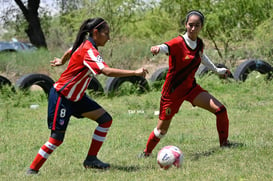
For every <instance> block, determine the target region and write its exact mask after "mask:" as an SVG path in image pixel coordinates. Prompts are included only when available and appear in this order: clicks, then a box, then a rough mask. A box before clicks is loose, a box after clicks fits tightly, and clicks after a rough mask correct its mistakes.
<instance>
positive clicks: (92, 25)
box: [71, 18, 107, 55]
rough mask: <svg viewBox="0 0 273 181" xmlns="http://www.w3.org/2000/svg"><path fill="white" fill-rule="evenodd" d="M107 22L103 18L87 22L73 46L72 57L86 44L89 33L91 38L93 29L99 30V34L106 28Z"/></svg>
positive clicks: (84, 23)
mask: <svg viewBox="0 0 273 181" xmlns="http://www.w3.org/2000/svg"><path fill="white" fill-rule="evenodd" d="M106 24H107V23H106V21H105V20H104V19H103V18H90V19H87V20H85V21H84V22H83V23H82V25H81V27H80V30H79V32H78V34H77V37H76V40H75V42H74V44H73V48H72V52H71V55H72V54H73V53H74V52H75V51H76V49H77V48H78V47H79V46H80V45H81V44H82V42H84V40H85V39H86V35H87V33H89V36H91V37H92V33H93V29H97V30H98V31H99V32H100V31H101V30H102V29H104V28H105V26H106Z"/></svg>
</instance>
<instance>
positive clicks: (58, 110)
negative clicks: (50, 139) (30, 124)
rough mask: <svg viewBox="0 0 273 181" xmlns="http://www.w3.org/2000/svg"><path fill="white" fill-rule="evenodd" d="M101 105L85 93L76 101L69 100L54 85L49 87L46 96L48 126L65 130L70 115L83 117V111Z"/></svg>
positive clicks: (92, 109)
mask: <svg viewBox="0 0 273 181" xmlns="http://www.w3.org/2000/svg"><path fill="white" fill-rule="evenodd" d="M99 108H101V106H100V105H99V104H98V103H96V102H95V101H93V100H92V99H90V98H89V97H88V96H87V95H86V94H85V95H84V96H83V98H82V99H81V100H79V101H77V102H73V101H70V100H68V99H66V98H65V97H64V96H62V95H61V94H59V93H58V92H57V91H56V89H55V88H54V87H52V88H51V90H50V93H49V98H48V115H47V123H48V128H49V129H51V130H57V131H65V130H66V128H67V125H68V122H69V120H70V117H71V116H75V117H77V118H83V116H81V115H82V114H83V113H86V112H89V111H94V110H97V109H99Z"/></svg>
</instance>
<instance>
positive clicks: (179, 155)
mask: <svg viewBox="0 0 273 181" xmlns="http://www.w3.org/2000/svg"><path fill="white" fill-rule="evenodd" d="M183 159H184V156H183V152H182V151H181V150H180V149H179V148H178V147H176V146H172V145H170V146H165V147H163V148H162V149H161V150H160V151H159V152H158V154H157V163H158V165H159V166H160V167H161V168H163V169H164V170H167V169H169V168H170V167H171V166H172V165H174V166H175V167H177V168H179V167H181V166H182V163H183Z"/></svg>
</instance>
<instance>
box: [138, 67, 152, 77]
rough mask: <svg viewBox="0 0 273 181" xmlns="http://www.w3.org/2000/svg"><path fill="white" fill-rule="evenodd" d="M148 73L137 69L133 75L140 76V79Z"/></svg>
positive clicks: (143, 69) (145, 70)
mask: <svg viewBox="0 0 273 181" xmlns="http://www.w3.org/2000/svg"><path fill="white" fill-rule="evenodd" d="M148 73H149V72H148V70H147V69H145V68H143V67H142V68H140V69H137V70H135V74H136V76H142V77H145V76H146V74H148Z"/></svg>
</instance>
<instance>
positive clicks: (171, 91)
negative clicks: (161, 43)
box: [162, 36, 203, 98]
mask: <svg viewBox="0 0 273 181" xmlns="http://www.w3.org/2000/svg"><path fill="white" fill-rule="evenodd" d="M165 44H166V45H167V46H168V48H169V70H168V72H167V75H166V80H165V83H164V86H163V90H162V95H163V96H165V97H170V96H171V97H174V98H175V97H184V96H185V95H187V93H188V92H189V91H190V90H191V89H192V88H193V87H194V86H195V84H196V82H195V78H194V76H195V72H196V71H197V69H198V67H199V65H200V63H201V54H202V52H203V42H202V40H201V39H200V38H197V46H196V48H195V49H191V48H190V47H189V46H188V45H187V44H186V42H185V40H184V38H183V37H182V36H178V37H176V38H174V39H172V40H170V41H168V42H166V43H165Z"/></svg>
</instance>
